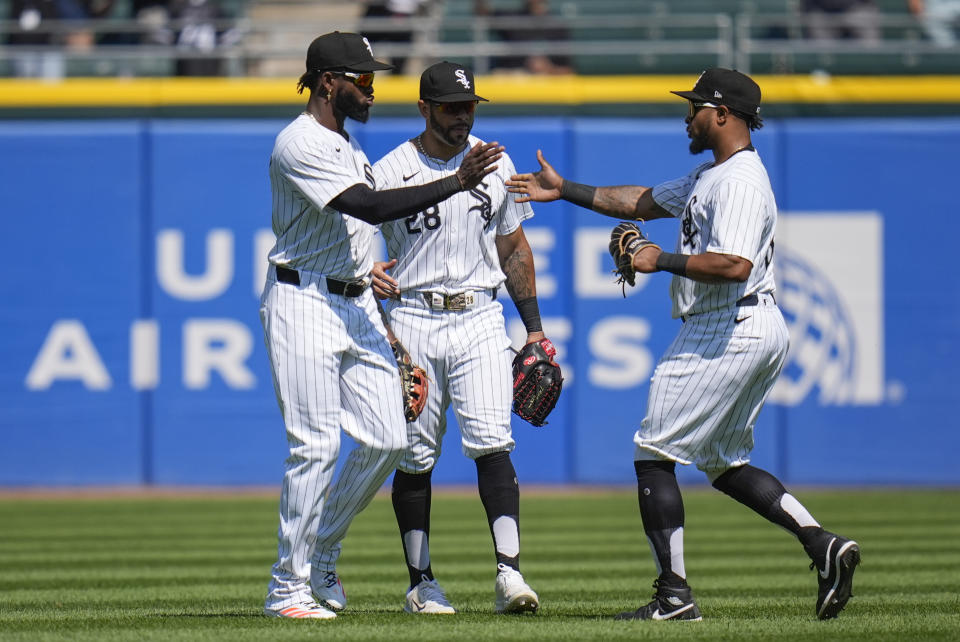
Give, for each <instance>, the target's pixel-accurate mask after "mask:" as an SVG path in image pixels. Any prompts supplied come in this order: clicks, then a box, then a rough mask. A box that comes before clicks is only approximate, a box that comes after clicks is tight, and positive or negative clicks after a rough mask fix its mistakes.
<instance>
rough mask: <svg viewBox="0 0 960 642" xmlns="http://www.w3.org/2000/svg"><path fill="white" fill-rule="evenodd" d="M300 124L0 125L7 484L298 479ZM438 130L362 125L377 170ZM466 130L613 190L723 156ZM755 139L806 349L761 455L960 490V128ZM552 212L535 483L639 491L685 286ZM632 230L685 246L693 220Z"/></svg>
mask: <svg viewBox="0 0 960 642" xmlns="http://www.w3.org/2000/svg"><path fill="white" fill-rule="evenodd" d="M293 116H294V115H293V114H292V115H291V118H292V117H293ZM284 125H285V123H284V122H282V121H276V120H251V121H229V122H228V121H172V120H171V121H159V120H158V121H149V120H147V121H139V120H137V121H134V120H129V121H126V120H124V121H97V122H66V121H64V122H58V123H37V122H21V123H16V122H6V123H3V124H0V141H2V149H3V150H4V154H2V155H0V176H2V179H0V203H3V207H4V212H3V220H4V223H5V227H6V230H5V234H3V236H2V239H0V244H2V257H3V259H2V260H3V265H4V277H3V278H2V279H0V289H2V301H3V303H2V308H0V309H2V312H0V355H2V356H0V359H2V361H0V364H2V365H0V485H51V486H53V485H84V484H98V485H140V484H171V485H260V484H269V485H273V484H275V483H276V482H278V481H279V479H280V477H281V475H282V461H283V458H284V457H285V456H286V452H287V446H286V441H285V437H284V428H283V422H282V419H281V415H280V411H279V409H278V407H277V401H276V397H275V394H274V390H273V384H272V382H271V378H270V368H269V365H268V363H267V358H266V352H265V348H264V341H263V332H262V328H261V326H260V322H259V318H258V307H259V296H260V292H261V289H262V287H263V282H264V278H265V274H266V267H267V263H266V256H267V253H268V251H269V249H270V247H271V245H272V243H273V234H272V232H271V231H270V189H269V180H268V175H267V162H268V159H269V153H270V149H271V147H272V145H273V140H274V137H275V136H276V134H277V132H279V131H280V129H282V127H283V126H284ZM420 127H422V122H421V121H420V120H419V119H386V118H385V119H382V120H378V119H377V118H376V117H374V118H373V119H372V120H371V122H370V123H369V124H366V125H357V124H355V125H353V126H352V127H351V128H350V129H351V131H352V132H353V134H354V135H355V136H356V137H357V138H358V140H359V142H360V144H361V146H362V147H363V148H364V150H365V151H366V154H367V156H368V157H369V159H370V160H371V162H375V161H376V160H377V159H379V158H380V157H381V156H382V155H383V154H385V153H386V152H387V151H389V150H390V149H392V148H393V147H395V146H396V145H397V144H398V143H399V142H401V141H403V140H405V139H407V138H410V137H411V136H413V135H415V134H416V133H417V132H419V131H420ZM474 133H475V134H476V135H478V136H480V137H481V138H484V139H486V140H497V141H499V142H501V143H502V144H504V145H505V146H506V148H507V153H509V154H510V156H511V158H512V160H513V162H514V164H515V165H516V167H517V169H518V170H519V171H533V170H535V169H536V168H537V162H536V151H537V150H538V149H539V150H542V151H543V153H544V155H545V156H546V157H547V158H548V159H549V160H550V161H551V162H552V163H553V164H554V166H555V167H557V169H558V170H559V171H560V172H561V174H563V175H565V176H567V177H569V178H571V179H573V180H577V181H579V182H583V183H588V184H594V185H597V184H599V185H624V184H640V185H654V184H656V183H658V182H661V181H665V180H668V179H672V178H676V177H678V176H681V175H683V174H686V173H687V172H688V171H689V170H690V169H691V168H692V167H693V166H694V165H695V164H698V163H700V162H703V161H704V160H707V158H706V157H705V156H696V157H695V156H691V155H690V153H689V151H688V150H687V143H688V141H687V138H686V134H685V132H684V125H683V122H682V119H681V118H679V117H678V118H677V119H673V120H669V119H654V120H628V119H589V118H584V119H579V118H570V119H564V118H539V119H524V118H511V119H497V118H490V119H486V118H484V117H483V114H482V108H481V112H478V118H477V124H476V126H475V129H474ZM754 144H755V145H756V147H757V149H758V151H759V153H760V155H761V157H762V159H763V160H764V163H765V165H766V168H767V171H768V173H769V174H770V178H771V182H772V184H773V189H774V192H775V194H776V197H777V200H778V205H779V211H780V217H779V221H778V226H777V232H776V245H775V248H776V249H775V253H774V269H775V273H776V282H777V290H776V294H775V296H776V299H777V304H778V305H779V306H780V308H781V310H782V311H783V314H784V317H785V319H786V320H787V324H788V327H789V330H790V349H789V353H788V357H787V363H786V365H785V367H784V369H783V371H782V373H781V375H780V378H779V380H778V382H777V384H776V386H775V388H774V389H773V392H772V394H771V396H770V398H769V400H768V402H767V404H766V406H765V408H764V409H763V410H762V412H761V413H760V418H759V420H758V422H757V425H756V431H755V439H756V449H755V451H754V453H753V461H754V462H755V463H757V465H759V466H762V467H765V468H768V469H770V470H771V472H774V473H775V474H777V475H778V476H779V477H781V478H783V479H784V480H785V481H787V482H792V483H806V484H850V485H862V484H885V485H890V484H927V485H935V484H956V483H958V482H960V469H958V468H957V467H956V466H955V464H954V463H952V457H951V456H950V455H949V454H948V453H951V452H954V451H955V450H956V449H957V448H958V447H960V432H958V431H957V411H958V402H957V394H956V383H955V382H956V380H957V368H958V366H957V364H958V363H960V349H958V348H960V309H958V300H960V292H958V287H957V285H956V284H955V282H954V279H953V278H952V275H953V272H954V270H952V269H951V268H952V267H953V265H952V261H951V258H952V251H951V245H952V240H953V239H955V238H956V237H957V236H958V233H960V222H958V217H957V216H956V212H955V209H956V208H955V206H954V205H953V204H952V202H951V201H950V200H949V199H950V197H949V194H950V191H949V190H948V189H946V187H947V186H949V185H950V184H952V176H948V171H951V170H950V169H949V168H952V152H953V150H954V149H956V148H957V146H958V145H960V120H958V119H948V118H944V119H923V120H916V119H914V120H909V121H908V120H899V119H863V120H852V119H851V120H801V119H797V120H792V119H791V120H780V121H777V120H773V119H771V120H769V121H768V122H767V124H766V126H765V127H764V128H763V129H762V130H760V131H758V132H756V133H755V135H754ZM534 212H535V216H534V217H533V218H532V219H530V220H529V221H528V222H527V223H526V224H525V225H524V229H525V232H526V236H527V239H528V241H529V242H530V246H531V249H532V250H533V253H534V256H535V263H536V268H537V290H538V296H539V301H540V310H541V314H542V317H543V326H544V331H545V333H546V335H547V336H548V337H549V338H550V339H551V340H552V342H553V343H554V344H555V345H556V347H557V349H558V354H559V356H558V361H559V363H560V365H561V367H562V369H563V374H564V378H565V381H564V389H563V394H562V395H561V399H560V402H559V404H558V406H557V407H556V409H555V410H554V411H553V413H552V414H551V415H550V418H549V423H548V424H547V425H545V426H543V427H539V428H538V427H533V426H531V425H530V424H527V423H525V422H524V421H523V420H521V419H519V418H517V417H514V420H513V431H514V438H515V440H516V442H517V447H516V451H515V455H514V463H515V466H516V468H517V471H518V476H520V477H521V480H522V481H523V482H525V483H554V484H563V483H589V484H629V483H632V482H633V480H634V476H633V465H632V462H633V448H634V446H633V442H632V438H633V433H634V431H635V430H636V429H637V427H638V426H639V424H640V422H641V420H642V419H643V417H644V414H645V412H646V405H647V393H648V389H649V383H650V377H651V375H652V373H653V369H654V367H655V366H656V363H657V360H658V358H659V357H660V355H661V354H663V352H664V351H665V350H666V348H667V346H668V345H669V344H670V342H671V340H672V339H673V337H674V336H675V335H676V333H677V331H678V328H679V325H680V324H681V321H680V320H679V319H672V318H671V306H670V298H669V292H668V288H669V283H670V279H671V278H672V277H671V275H669V274H667V273H655V274H651V275H640V276H639V278H638V280H637V283H636V285H635V286H634V287H629V286H627V287H625V288H624V287H622V286H621V285H617V284H616V282H615V278H614V276H613V274H612V269H613V265H612V260H611V258H610V256H609V253H608V250H607V245H608V242H609V234H610V230H611V229H612V228H613V226H614V225H615V224H616V221H615V220H614V219H612V218H608V217H605V216H602V215H600V214H597V213H594V212H589V211H587V210H584V209H581V208H578V207H576V206H574V205H572V204H569V203H566V202H558V203H550V204H534ZM641 225H642V227H643V229H644V231H645V232H646V233H647V234H648V235H649V236H650V237H651V238H652V240H654V241H655V242H657V243H658V244H660V245H661V246H663V247H664V248H665V249H673V247H674V244H675V242H676V238H677V234H678V233H679V230H678V222H677V221H675V220H671V219H665V220H656V221H649V222H646V223H643V224H641ZM378 252H382V249H381V248H379V246H378ZM501 294H502V295H503V296H502V297H501V298H500V299H499V300H500V301H501V302H502V303H503V306H504V312H505V314H506V317H507V328H508V331H509V333H510V335H511V337H512V339H513V344H514V346H515V347H520V344H521V343H522V341H523V338H524V336H525V331H524V328H523V324H522V323H521V322H520V320H519V317H518V315H517V312H516V309H515V308H514V306H513V303H512V302H511V301H510V299H509V297H508V296H507V295H506V292H505V291H504V290H501ZM397 394H399V390H398V391H397ZM459 441H460V437H459V433H458V431H457V428H456V422H455V420H453V418H452V417H451V419H450V422H449V428H448V434H447V437H446V439H445V441H444V449H445V450H447V451H450V452H451V455H448V456H446V457H444V458H443V459H442V460H441V461H440V462H439V464H438V466H437V469H436V473H435V475H434V480H435V481H437V482H441V483H444V482H445V483H471V484H472V483H473V481H474V479H475V474H476V471H475V467H474V466H473V464H472V462H471V461H470V460H468V459H467V458H466V457H464V456H462V455H460V454H459V451H460V443H459ZM344 447H345V448H348V447H349V445H348V443H347V440H344ZM687 468H692V467H687ZM681 479H684V480H687V481H703V476H702V474H701V473H699V472H698V471H696V470H695V469H686V470H683V471H682V472H681Z"/></svg>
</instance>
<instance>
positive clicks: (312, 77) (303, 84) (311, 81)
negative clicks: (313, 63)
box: [297, 70, 320, 94]
mask: <svg viewBox="0 0 960 642" xmlns="http://www.w3.org/2000/svg"><path fill="white" fill-rule="evenodd" d="M319 80H320V72H319V71H316V70H311V71H308V72H306V73H304V74H303V75H302V76H300V80H298V81H297V93H298V94H302V93H303V90H304V88H306V89H309V90H310V93H311V94H312V93H313V92H314V89H315V88H316V86H317V82H318V81H319Z"/></svg>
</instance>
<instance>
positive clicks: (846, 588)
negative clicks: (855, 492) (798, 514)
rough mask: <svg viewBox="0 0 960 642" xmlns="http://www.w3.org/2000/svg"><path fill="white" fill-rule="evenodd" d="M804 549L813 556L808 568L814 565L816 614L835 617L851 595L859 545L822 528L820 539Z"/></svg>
mask: <svg viewBox="0 0 960 642" xmlns="http://www.w3.org/2000/svg"><path fill="white" fill-rule="evenodd" d="M805 548H806V547H805ZM806 551H807V554H808V555H810V558H811V559H812V560H813V562H811V563H810V569H811V570H813V569H817V583H818V584H819V591H818V592H817V617H818V618H819V619H821V620H829V619H831V618H835V617H837V614H838V613H840V611H842V610H843V607H845V606H846V605H847V602H848V601H849V600H850V598H851V597H853V572H854V571H855V570H856V569H857V564H859V563H860V545H859V544H857V543H856V542H855V541H853V540H852V539H847V538H845V537H840V536H839V535H836V534H834V533H831V532H829V531H824V532H823V536H822V537H821V539H820V540H819V541H818V542H817V543H816V544H815V545H813V546H811V547H809V548H806Z"/></svg>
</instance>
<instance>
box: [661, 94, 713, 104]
mask: <svg viewBox="0 0 960 642" xmlns="http://www.w3.org/2000/svg"><path fill="white" fill-rule="evenodd" d="M670 93H671V94H676V95H677V96H680V97H681V98H686V99H687V100H695V101H697V102H702V103H705V102H709V101H708V100H707V99H706V98H704V97H703V96H701V95H700V94H697V93H694V92H692V91H671V92H670Z"/></svg>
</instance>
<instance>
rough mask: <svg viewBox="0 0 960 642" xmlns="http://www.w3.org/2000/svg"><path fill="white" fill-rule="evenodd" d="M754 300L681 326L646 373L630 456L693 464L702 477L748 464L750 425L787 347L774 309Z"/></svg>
mask: <svg viewBox="0 0 960 642" xmlns="http://www.w3.org/2000/svg"><path fill="white" fill-rule="evenodd" d="M760 297H761V303H760V305H757V306H753V307H743V308H727V309H724V310H717V311H714V312H708V313H705V314H698V315H694V316H691V317H689V318H688V319H687V321H686V323H684V324H683V326H682V327H681V328H680V332H679V333H678V334H677V336H676V338H675V339H674V340H673V343H671V344H670V347H669V348H667V351H666V353H665V354H664V355H663V357H662V358H661V359H660V362H659V363H658V364H657V367H656V369H655V370H654V373H653V379H652V381H651V383H650V393H649V397H648V400H647V416H646V417H645V418H644V419H643V422H641V424H640V430H638V431H637V432H636V434H635V435H634V439H633V441H634V443H635V444H636V446H637V449H636V456H635V459H638V460H639V459H669V460H673V461H676V462H678V463H681V464H696V465H697V468H699V469H700V470H703V471H705V472H707V473H708V475H709V474H711V473H713V472H720V471H724V470H726V469H728V468H731V467H734V466H742V465H744V464H747V463H749V462H750V452H751V451H752V450H753V427H754V424H755V423H756V421H757V416H758V415H759V414H760V409H761V408H762V407H763V403H764V401H766V399H767V396H768V395H769V394H770V390H771V389H772V388H773V385H774V383H776V380H777V377H778V376H779V375H780V370H781V369H782V368H783V364H784V361H785V360H786V356H787V347H788V344H789V337H788V333H787V326H786V323H785V322H784V320H783V315H782V314H781V313H780V309H779V308H777V307H776V304H775V303H774V302H773V300H772V297H770V295H760ZM738 320H739V321H738Z"/></svg>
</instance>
